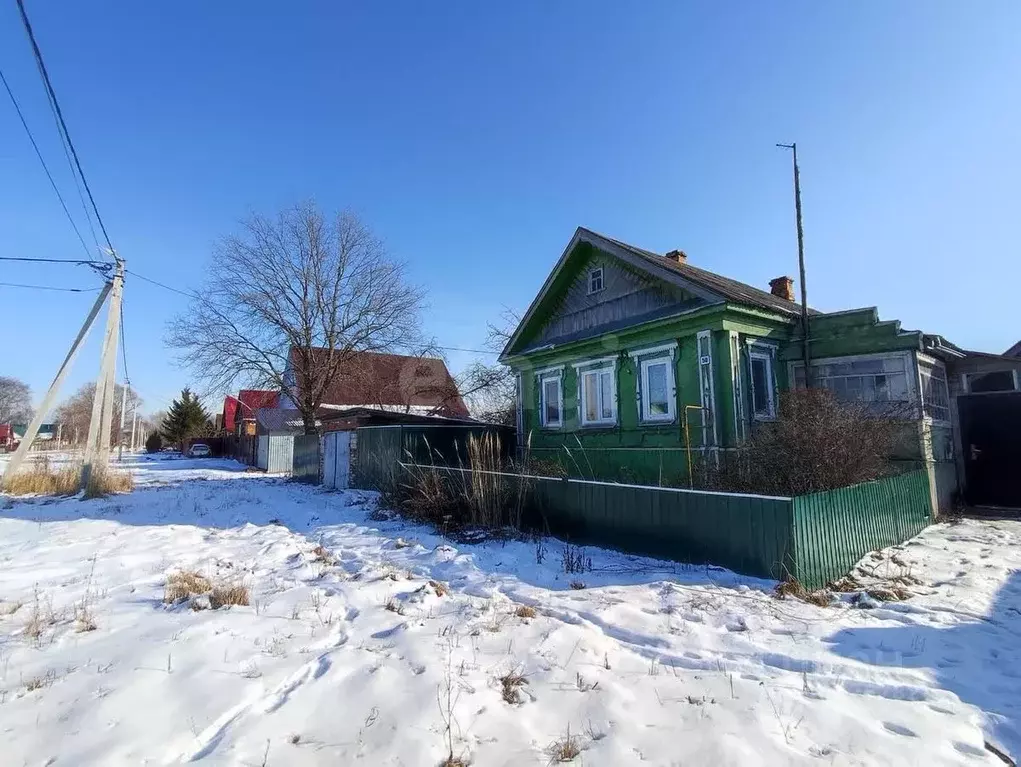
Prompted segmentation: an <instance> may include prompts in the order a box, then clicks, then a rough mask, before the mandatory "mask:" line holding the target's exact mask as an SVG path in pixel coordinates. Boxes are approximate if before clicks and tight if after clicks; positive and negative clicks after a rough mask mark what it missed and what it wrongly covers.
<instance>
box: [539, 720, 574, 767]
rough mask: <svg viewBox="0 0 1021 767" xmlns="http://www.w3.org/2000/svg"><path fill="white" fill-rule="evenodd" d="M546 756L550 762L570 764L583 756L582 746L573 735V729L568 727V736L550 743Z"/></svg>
mask: <svg viewBox="0 0 1021 767" xmlns="http://www.w3.org/2000/svg"><path fill="white" fill-rule="evenodd" d="M546 754H547V756H549V758H550V762H570V761H573V760H574V759H575V758H576V757H577V756H578V755H579V754H581V744H580V743H579V742H578V738H577V737H575V736H573V735H571V728H570V727H568V728H567V735H566V736H564V737H563V738H560V739H558V740H555V741H553V742H552V743H550V744H549V746H548V747H547V748H546Z"/></svg>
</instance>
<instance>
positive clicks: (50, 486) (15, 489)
mask: <svg viewBox="0 0 1021 767" xmlns="http://www.w3.org/2000/svg"><path fill="white" fill-rule="evenodd" d="M81 476H82V467H81V466H80V465H73V466H65V467H64V468H61V469H52V468H50V463H49V461H47V460H42V461H38V462H37V463H35V464H34V465H33V466H32V468H31V469H29V470H27V471H19V472H17V473H16V474H13V475H12V476H10V477H6V476H5V477H4V479H3V490H4V492H5V493H10V494H11V495H74V494H75V493H77V492H78V486H79V484H80V483H81Z"/></svg>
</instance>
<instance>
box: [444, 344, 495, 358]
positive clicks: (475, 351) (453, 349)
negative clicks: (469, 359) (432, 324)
mask: <svg viewBox="0 0 1021 767" xmlns="http://www.w3.org/2000/svg"><path fill="white" fill-rule="evenodd" d="M436 348H437V349H443V350H444V351H448V352H472V353H473V354H492V355H493V356H494V357H499V356H500V352H494V351H493V350H492V349H464V348H462V347H460V346H437V347H436Z"/></svg>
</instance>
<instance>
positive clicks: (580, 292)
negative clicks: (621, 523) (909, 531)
mask: <svg viewBox="0 0 1021 767" xmlns="http://www.w3.org/2000/svg"><path fill="white" fill-rule="evenodd" d="M769 288H770V289H769V290H768V291H767V290H762V289H759V288H756V287H754V286H751V285H748V284H745V283H743V282H739V281H737V280H734V279H731V278H729V277H724V276H722V275H719V274H715V273H713V272H709V271H707V270H705V269H702V268H700V267H697V266H694V265H692V264H691V263H689V261H688V258H687V256H686V255H685V254H684V253H683V251H679V250H673V251H670V252H669V253H666V254H663V255H661V254H658V253H653V252H651V251H648V250H644V249H642V248H637V247H634V246H632V245H628V244H626V243H623V242H620V241H619V240H614V239H611V238H609V237H605V236H603V235H600V234H597V233H595V232H592V231H590V230H588V229H584V228H579V229H578V230H577V231H576V232H575V234H574V236H573V238H572V239H571V241H570V242H569V243H568V246H567V248H566V249H565V250H564V252H563V254H562V255H561V256H560V259H559V261H557V263H556V265H555V266H554V268H553V271H552V272H551V273H550V275H549V276H548V277H547V278H546V280H545V282H544V284H543V285H542V288H541V290H540V291H539V293H538V295H537V296H536V298H535V299H534V300H533V302H532V304H531V306H530V307H529V308H528V311H527V312H526V314H525V315H524V317H523V318H522V320H521V323H520V324H519V325H518V327H517V329H516V330H515V331H514V334H513V335H512V336H511V338H510V341H509V342H508V343H507V346H506V348H505V349H504V350H503V353H502V355H501V358H500V359H501V361H502V362H503V363H504V364H506V365H508V366H510V367H511V369H512V370H513V371H514V372H515V373H516V375H517V392H518V394H517V396H518V402H517V408H518V414H517V420H518V434H519V435H520V436H521V437H523V438H526V439H529V440H530V449H531V452H532V454H533V455H535V456H537V457H544V456H548V457H550V458H554V457H557V456H560V457H563V456H564V454H565V450H564V448H568V450H569V451H571V455H573V456H575V457H576V460H577V461H578V463H579V464H581V465H582V466H583V467H584V468H585V470H586V471H587V472H588V473H590V474H592V473H600V474H603V475H604V476H603V477H601V478H605V479H618V478H620V477H632V478H635V479H637V480H639V481H643V482H656V481H657V480H662V479H666V480H670V481H684V480H686V478H687V467H686V456H687V453H688V452H689V451H690V450H697V451H700V452H702V453H709V454H716V453H717V452H718V451H720V450H729V449H733V448H735V447H738V446H739V445H740V444H741V443H742V442H743V441H744V440H745V439H747V437H748V436H749V435H750V434H751V432H752V430H754V429H755V428H756V427H757V425H758V424H759V423H762V422H766V421H770V420H772V419H774V418H776V416H777V405H778V393H779V392H780V391H782V390H784V389H791V388H797V387H803V386H804V385H805V360H804V356H803V350H804V339H803V336H802V329H801V328H802V326H801V307H800V306H799V305H798V303H796V301H795V300H794V299H795V295H794V281H793V280H792V279H790V278H789V277H777V278H776V279H774V280H772V281H770V283H769ZM809 323H810V334H809V352H810V356H811V365H812V383H813V385H814V386H817V387H821V388H826V389H829V390H830V391H832V392H833V393H834V394H835V395H836V396H837V397H838V398H841V399H845V400H857V401H865V402H868V403H875V405H874V406H872V408H873V410H874V412H875V413H876V415H877V417H885V415H884V414H886V413H890V412H892V411H894V410H898V411H900V412H902V413H903V412H908V413H913V414H914V415H913V416H912V417H911V421H909V422H907V423H908V424H909V426H910V428H909V429H907V432H906V434H907V437H906V439H905V440H904V445H903V446H902V447H903V449H902V454H901V455H899V456H896V457H897V458H900V459H901V460H902V461H903V462H904V465H906V466H910V465H914V466H919V467H924V468H926V469H927V470H928V473H929V477H930V485H931V488H932V494H933V498H934V501H936V503H934V506H937V505H938V506H939V507H940V508H944V509H946V508H947V507H949V505H950V504H951V503H952V499H953V498H954V495H955V493H956V492H957V490H958V489H959V488H961V487H962V486H965V485H967V487H968V490H969V492H970V497H971V499H972V500H973V502H985V503H993V502H995V503H997V504H998V505H1015V506H1021V477H1019V475H1018V474H1017V472H1016V467H1017V466H1018V465H1021V440H1018V439H1017V437H1016V435H1017V434H1018V433H1021V391H1019V388H1021V387H1019V386H1018V383H1019V380H1018V371H1019V370H1021V358H1019V357H1016V356H1007V355H997V354H983V353H979V352H970V351H967V350H964V349H961V348H959V347H957V346H954V345H953V344H951V343H949V342H947V341H946V340H945V339H944V338H942V337H941V336H939V335H935V334H929V333H924V332H922V331H918V330H904V329H902V328H901V326H900V323H899V322H896V321H880V319H879V314H878V312H877V310H876V309H875V307H866V308H862V309H851V310H848V311H838V312H830V313H823V312H817V311H814V310H809ZM1018 346H1021V344H1019V345H1018ZM1014 351H1017V347H1014V348H1012V350H1011V351H1010V352H1008V355H1009V354H1010V353H1011V352H1014ZM948 384H949V385H948ZM893 406H898V407H896V408H895V407H893ZM1006 424H1011V426H1010V427H1009V428H1005V425H1006ZM579 455H580V456H582V457H580V458H578V457H577V456H579ZM565 468H567V469H568V471H572V470H574V468H573V467H572V466H568V467H565Z"/></svg>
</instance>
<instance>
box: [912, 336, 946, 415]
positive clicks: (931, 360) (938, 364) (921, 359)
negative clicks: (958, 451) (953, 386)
mask: <svg viewBox="0 0 1021 767" xmlns="http://www.w3.org/2000/svg"><path fill="white" fill-rule="evenodd" d="M916 357H917V359H916V362H917V364H916V365H915V369H916V371H917V373H918V401H919V403H921V407H922V418H923V419H925V420H926V421H928V422H929V423H932V424H935V425H937V426H949V425H950V417H951V416H950V374H949V372H948V371H947V366H946V365H945V364H944V363H943V362H942V360H938V359H936V358H935V357H930V356H929V355H927V354H921V353H919V354H918V355H916ZM922 363H925V364H927V365H930V366H931V367H932V368H933V369H936V370H942V371H943V388H944V393H945V394H946V398H947V404H946V406H945V407H946V411H947V417H946V418H935V417H933V416H931V415H929V414H928V413H926V412H925V405H926V402H925V385H924V382H923V381H922ZM932 377H933V376H932V375H931V374H930V378H932Z"/></svg>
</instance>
